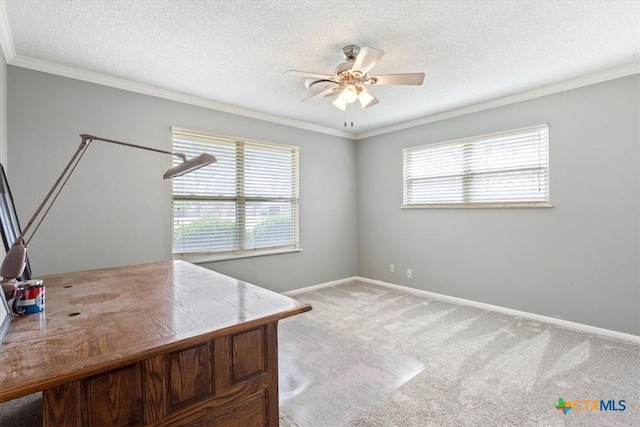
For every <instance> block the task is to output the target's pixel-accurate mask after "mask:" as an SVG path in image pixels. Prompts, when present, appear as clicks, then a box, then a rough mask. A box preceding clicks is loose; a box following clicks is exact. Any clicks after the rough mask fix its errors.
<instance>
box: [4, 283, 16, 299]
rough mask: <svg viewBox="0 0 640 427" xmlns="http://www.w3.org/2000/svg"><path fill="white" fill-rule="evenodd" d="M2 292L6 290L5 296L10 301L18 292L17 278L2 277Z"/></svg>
mask: <svg viewBox="0 0 640 427" xmlns="http://www.w3.org/2000/svg"><path fill="white" fill-rule="evenodd" d="M1 284H2V292H4V296H5V298H6V299H7V301H9V300H10V299H11V298H13V296H14V295H15V293H16V287H17V286H18V281H17V280H16V279H2V282H1Z"/></svg>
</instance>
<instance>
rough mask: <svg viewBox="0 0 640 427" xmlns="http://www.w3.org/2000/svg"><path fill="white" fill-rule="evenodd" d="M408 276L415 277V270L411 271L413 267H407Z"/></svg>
mask: <svg viewBox="0 0 640 427" xmlns="http://www.w3.org/2000/svg"><path fill="white" fill-rule="evenodd" d="M407 277H408V278H409V279H411V277H413V271H411V269H410V268H407Z"/></svg>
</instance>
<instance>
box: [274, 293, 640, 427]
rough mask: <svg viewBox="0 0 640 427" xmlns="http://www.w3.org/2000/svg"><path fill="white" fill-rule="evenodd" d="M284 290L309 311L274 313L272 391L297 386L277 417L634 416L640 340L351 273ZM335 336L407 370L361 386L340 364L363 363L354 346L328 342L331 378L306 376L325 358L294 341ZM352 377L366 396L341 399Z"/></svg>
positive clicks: (454, 420)
mask: <svg viewBox="0 0 640 427" xmlns="http://www.w3.org/2000/svg"><path fill="white" fill-rule="evenodd" d="M294 298H296V299H298V300H300V301H303V302H306V303H309V304H311V305H312V306H313V310H312V311H310V312H308V313H304V314H302V315H300V316H295V317H292V318H289V319H284V320H283V321H281V322H280V331H281V339H283V341H282V344H281V347H286V348H287V349H288V353H289V356H287V357H282V356H281V362H280V372H281V389H286V387H288V386H285V387H283V381H290V382H291V381H293V383H294V384H295V383H296V380H295V378H296V376H298V378H299V379H298V380H297V381H298V382H300V383H303V384H304V387H298V388H299V390H298V392H299V394H300V396H301V397H300V398H299V399H295V398H291V396H288V399H289V400H288V401H286V402H284V404H281V419H280V421H281V426H283V427H312V426H314V425H319V424H317V423H316V422H315V420H314V418H313V414H321V417H322V423H323V425H326V426H332V427H338V426H348V427H357V426H445V427H446V426H598V427H600V426H640V345H637V344H634V343H631V342H627V341H622V340H617V339H612V338H606V337H603V336H600V335H594V334H589V333H584V332H578V331H574V330H570V329H566V328H562V327H558V326H555V325H552V324H547V323H543V322H537V321H532V320H529V319H525V318H520V317H516V316H510V315H506V314H502V313H498V312H493V311H489V310H483V309H479V308H474V307H470V306H464V305H457V304H453V303H450V302H444V301H441V300H437V299H431V298H426V297H421V296H417V295H415V294H412V293H408V292H403V291H399V290H393V289H389V288H386V287H382V286H378V285H372V284H368V283H361V282H351V283H346V284H340V285H336V286H332V287H327V288H322V289H318V290H315V291H309V292H304V293H298V294H296V295H295V296H294ZM318 329H321V330H322V331H323V334H322V336H321V337H320V338H318V336H317V334H315V333H314V331H316V330H318ZM332 336H333V337H335V340H336V343H332V342H331V341H332V338H331V337H332ZM345 340H348V341H350V342H351V344H350V346H351V349H354V348H356V347H360V349H361V351H364V352H366V351H369V350H370V349H372V348H373V349H376V350H375V351H374V352H373V354H369V355H368V356H367V357H368V358H369V359H375V358H376V357H382V358H386V359H389V358H390V357H391V358H393V357H396V358H397V360H398V361H400V362H402V361H404V362H406V363H409V364H410V366H409V367H408V368H407V370H406V371H407V372H409V373H413V375H408V376H405V379H404V381H403V382H402V384H397V382H398V381H397V379H398V376H397V375H396V376H395V377H394V376H393V375H390V376H387V383H386V384H380V381H381V380H380V378H375V379H374V380H373V381H371V382H370V383H369V384H368V385H367V384H363V381H365V382H366V378H364V379H363V378H362V377H358V376H357V375H356V376H353V375H347V374H345V372H347V373H348V372H349V368H348V367H349V366H351V367H357V366H362V364H363V362H362V355H361V354H358V353H359V352H358V351H355V350H352V351H347V352H337V351H332V353H333V354H334V355H335V358H337V359H338V360H333V361H332V362H331V363H332V365H344V366H346V367H347V368H344V367H343V368H342V370H341V371H338V372H336V375H335V377H334V378H333V380H332V381H331V383H332V384H330V385H329V384H327V382H326V381H325V382H321V381H316V382H315V383H314V382H313V379H314V378H318V379H322V378H325V379H326V375H325V374H324V371H325V370H326V366H325V365H326V363H318V362H319V360H318V359H314V358H313V355H309V354H308V353H305V352H304V351H296V345H297V346H299V347H300V348H301V349H304V348H307V346H308V345H310V343H311V344H314V345H318V344H319V343H322V344H323V345H325V346H327V347H329V348H340V347H341V346H342V344H341V343H342V342H344V341H345ZM292 354H293V356H292ZM367 363H368V366H374V367H375V366H384V365H385V363H386V364H390V365H394V363H393V362H389V361H388V360H387V362H382V363H377V365H376V362H375V361H369V362H367ZM416 363H419V364H422V365H423V368H424V369H421V370H420V369H417V365H416ZM291 365H293V368H292V367H291ZM303 370H304V372H303ZM296 371H297V373H296ZM360 371H362V369H361V368H360ZM400 371H402V370H400ZM283 374H284V375H283ZM292 378H294V380H292ZM354 378H355V380H356V381H357V383H358V385H357V387H351V389H352V390H355V391H354V393H362V394H365V395H368V396H369V397H371V399H369V400H368V401H367V402H365V403H362V402H360V403H359V405H358V406H355V407H348V406H349V405H348V404H347V405H345V401H346V402H347V403H348V402H349V400H350V399H348V398H347V399H345V394H344V390H345V389H350V383H351V382H353V381H354ZM289 388H291V387H289ZM293 388H294V389H295V387H293ZM332 388H333V389H332ZM317 389H322V390H321V393H318V391H317ZM372 389H373V390H375V389H382V390H384V393H377V394H376V393H371V392H370V390H372ZM308 396H312V397H313V396H322V397H323V398H322V400H319V399H315V398H307V397H308ZM560 398H562V399H563V401H564V402H571V403H573V404H574V406H575V408H574V409H570V410H567V413H566V414H565V413H564V411H563V410H559V409H557V408H556V406H562V404H560V405H559V399H560ZM351 400H353V399H351ZM582 400H589V401H598V402H597V408H598V409H603V410H580V409H582V408H583V407H584V408H585V409H591V405H592V403H588V402H578V401H582ZM600 400H604V401H605V403H604V405H605V406H604V407H602V408H601V407H600V402H599V401H600ZM610 400H613V401H615V402H614V404H615V405H614V407H615V408H616V409H622V406H621V402H620V401H621V400H624V402H622V404H623V405H624V410H615V411H614V410H611V409H613V407H612V406H611V402H609V401H610ZM345 406H347V408H345ZM332 408H333V409H332ZM605 409H606V410H605Z"/></svg>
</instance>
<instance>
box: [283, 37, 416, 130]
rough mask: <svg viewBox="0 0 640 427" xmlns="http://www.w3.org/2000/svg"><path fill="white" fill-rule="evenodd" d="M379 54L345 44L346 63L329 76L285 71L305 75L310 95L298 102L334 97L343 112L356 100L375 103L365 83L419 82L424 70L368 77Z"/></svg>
mask: <svg viewBox="0 0 640 427" xmlns="http://www.w3.org/2000/svg"><path fill="white" fill-rule="evenodd" d="M383 55H384V52H383V51H381V50H378V49H374V48H372V47H367V46H364V47H362V48H361V47H360V46H357V45H348V46H345V47H343V48H342V57H343V58H344V59H345V60H346V61H347V62H343V63H342V64H340V65H338V66H337V67H336V70H335V74H333V75H330V74H318V73H310V72H307V71H298V70H289V71H287V74H292V75H297V76H302V77H307V80H306V82H305V87H306V88H307V89H308V90H309V91H311V92H312V93H313V94H312V95H311V96H309V97H307V98H305V99H303V100H302V101H308V100H311V99H318V98H324V97H331V96H336V98H335V99H334V100H333V105H334V106H335V107H336V108H339V109H340V110H343V111H345V110H346V108H347V105H349V104H353V103H355V102H356V100H358V101H360V106H361V107H362V108H368V107H371V106H373V105H376V104H377V103H378V99H377V98H376V97H375V96H374V95H372V94H371V92H369V90H367V88H366V87H365V86H366V85H368V86H373V85H412V86H420V85H422V83H423V82H424V73H407V74H382V75H377V76H370V75H369V71H370V70H371V69H372V68H373V66H374V65H376V63H377V62H378V60H379V59H380V58H382V56H383ZM345 126H346V121H345Z"/></svg>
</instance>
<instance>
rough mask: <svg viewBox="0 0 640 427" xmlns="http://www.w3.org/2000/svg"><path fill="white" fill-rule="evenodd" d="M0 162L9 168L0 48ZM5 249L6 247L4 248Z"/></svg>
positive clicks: (4, 64) (4, 70)
mask: <svg viewBox="0 0 640 427" xmlns="http://www.w3.org/2000/svg"><path fill="white" fill-rule="evenodd" d="M0 163H2V165H3V166H4V167H5V169H7V62H6V61H5V60H4V54H3V53H2V50H1V49H0ZM2 250H4V248H2Z"/></svg>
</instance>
